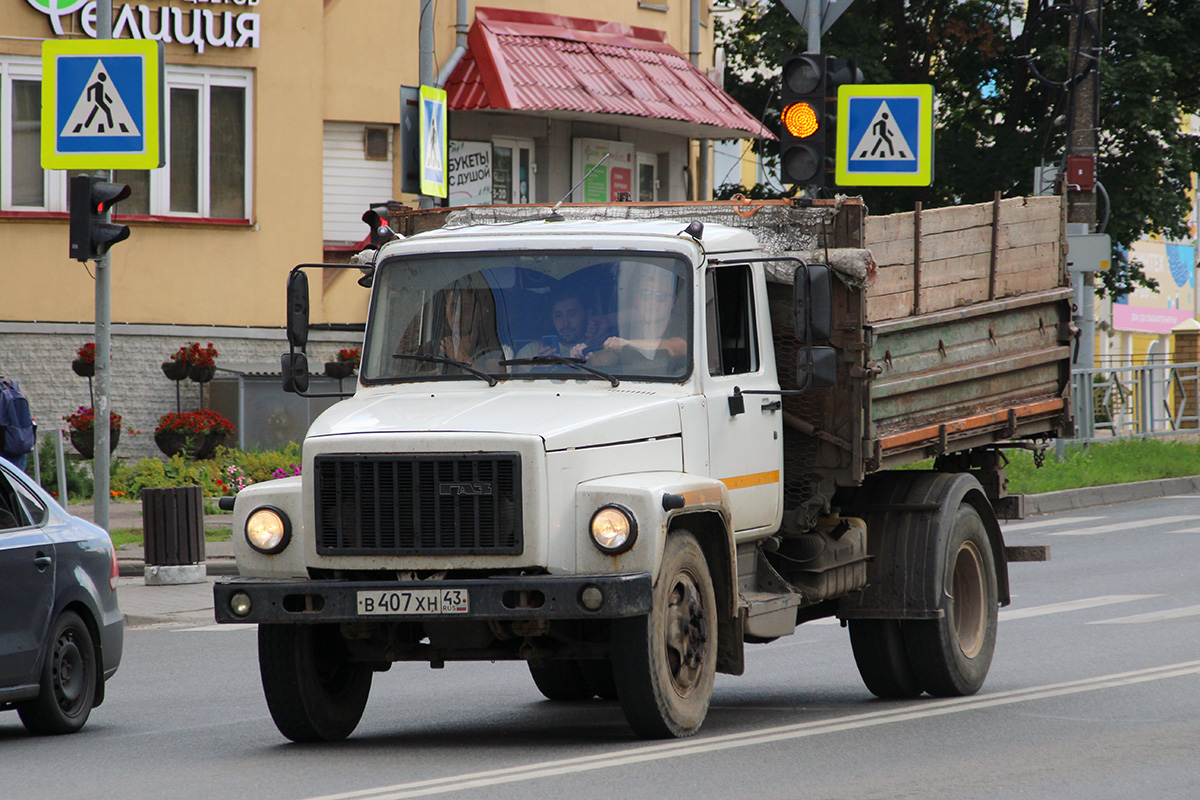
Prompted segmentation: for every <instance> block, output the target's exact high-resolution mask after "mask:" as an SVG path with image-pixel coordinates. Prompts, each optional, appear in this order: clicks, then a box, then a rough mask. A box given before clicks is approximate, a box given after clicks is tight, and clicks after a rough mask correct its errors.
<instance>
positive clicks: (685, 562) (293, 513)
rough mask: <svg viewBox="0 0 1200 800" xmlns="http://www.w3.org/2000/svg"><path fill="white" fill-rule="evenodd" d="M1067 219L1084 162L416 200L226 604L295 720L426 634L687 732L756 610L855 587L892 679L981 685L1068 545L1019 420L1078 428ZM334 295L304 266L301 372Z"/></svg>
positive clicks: (1033, 437) (764, 629)
mask: <svg viewBox="0 0 1200 800" xmlns="http://www.w3.org/2000/svg"><path fill="white" fill-rule="evenodd" d="M505 214H511V215H512V216H511V217H505V216H503V215H505ZM1063 219H1064V216H1063V207H1062V204H1061V202H1060V198H1053V197H1052V198H1015V199H1010V200H999V199H997V201H996V202H995V203H993V204H986V205H982V206H966V207H959V208H950V209H941V210H937V211H925V212H924V213H922V212H921V211H920V210H919V209H918V210H917V211H916V212H913V213H909V214H899V215H893V216H886V217H880V218H878V219H874V218H868V217H867V216H866V214H865V209H864V208H863V206H862V204H861V202H859V201H857V200H854V199H839V200H838V201H837V202H833V201H826V202H823V201H817V202H815V203H800V202H796V203H792V202H775V203H757V204H738V203H732V204H731V203H713V204H692V205H686V206H682V205H680V206H672V205H664V204H659V205H645V204H628V205H615V206H606V207H586V206H585V207H563V208H562V209H558V208H555V209H550V208H521V209H515V210H511V211H509V210H502V209H495V208H490V209H488V208H485V209H467V210H464V211H460V212H455V213H453V214H447V212H446V211H444V210H436V211H433V212H415V213H412V214H402V215H399V216H398V217H397V218H396V219H395V224H396V227H397V228H399V229H402V230H404V231H406V232H407V233H409V234H410V235H408V236H407V237H399V238H395V239H394V240H392V241H387V242H385V243H382V244H381V245H380V246H379V247H378V249H377V250H376V251H375V252H374V253H373V254H371V256H370V257H369V258H367V259H366V263H365V264H363V265H361V269H362V270H363V272H364V276H363V278H362V279H361V280H360V283H364V284H368V285H370V284H373V286H372V289H371V301H370V310H369V315H368V319H367V324H366V333H365V339H364V342H363V351H362V363H361V368H360V372H359V376H358V380H357V385H356V387H355V391H354V392H353V395H352V396H349V397H348V398H347V399H345V400H344V401H343V402H339V403H337V404H336V405H334V406H333V407H331V408H330V409H328V410H327V411H326V412H324V413H323V414H322V415H321V416H320V417H319V418H318V419H317V420H316V421H315V422H314V424H313V425H312V427H311V429H310V430H309V431H308V434H307V436H306V438H305V441H304V447H303V452H304V456H303V474H302V475H301V476H299V477H292V478H285V479H282V480H275V481H269V482H265V483H260V484H256V485H252V486H249V487H247V488H246V489H244V490H242V491H241V492H240V493H239V494H238V495H237V498H236V503H235V509H234V531H235V543H236V552H237V562H238V569H239V571H240V576H239V577H236V578H227V579H221V580H219V581H218V582H217V583H216V585H215V588H214V596H215V613H216V618H217V621H218V622H222V623H257V624H258V626H259V627H258V647H259V662H260V667H261V672H262V683H263V688H264V691H265V694H266V699H267V703H268V706H269V708H270V711H271V715H272V717H273V719H274V721H275V723H276V725H277V726H278V728H279V730H280V731H281V732H282V733H283V734H284V735H285V736H286V737H288V738H290V739H293V740H297V741H306V740H336V739H342V738H344V737H346V736H348V735H349V734H350V733H351V732H352V731H353V730H354V728H355V726H356V725H357V723H358V721H359V719H360V717H361V715H362V712H363V709H364V706H365V704H366V702H367V698H368V694H369V692H370V688H371V682H372V678H373V676H374V673H376V672H384V671H387V670H389V669H390V668H391V666H392V664H393V663H394V662H399V661H419V662H427V663H428V664H430V665H431V666H432V667H434V668H438V667H441V666H443V665H444V663H445V662H446V661H451V660H484V661H497V660H522V661H525V662H527V663H528V666H529V671H530V673H531V674H532V677H533V680H534V682H535V683H536V685H537V687H538V689H540V690H541V692H542V693H543V694H544V695H545V696H546V697H547V698H550V699H551V700H581V699H585V698H592V697H595V696H599V697H601V698H606V699H616V700H618V701H619V702H620V705H621V708H622V709H623V711H624V714H625V717H626V719H627V720H628V722H629V724H630V726H631V727H632V728H633V730H634V731H635V732H636V733H637V734H639V735H641V736H644V737H677V736H687V735H689V734H692V733H695V732H696V731H697V730H698V729H699V728H700V726H701V724H702V722H703V721H704V718H705V714H706V711H707V709H708V705H709V700H710V697H711V695H712V691H713V680H714V676H715V674H716V673H717V672H724V673H732V674H740V673H741V672H742V671H743V669H744V664H745V657H744V653H745V646H746V645H747V644H753V643H765V642H770V641H772V640H775V639H777V638H780V637H785V636H788V635H790V634H792V633H793V632H794V631H795V629H796V627H797V626H798V625H800V624H802V623H805V622H809V621H812V620H816V619H820V618H828V617H837V618H839V619H840V620H842V621H843V622H844V623H845V625H846V627H848V629H849V634H850V639H851V643H852V646H853V651H854V656H855V659H856V662H857V665H858V668H859V671H860V674H861V676H862V678H863V680H864V682H865V683H866V686H867V688H868V689H869V690H870V691H871V692H873V693H874V694H876V695H878V696H881V697H887V698H904V697H915V696H917V695H919V694H921V693H929V694H932V695H936V696H955V695H967V694H971V693H973V692H976V691H977V690H978V689H979V688H980V687H981V685H982V684H983V682H984V679H985V677H986V675H987V672H988V669H989V666H990V663H991V660H992V654H993V649H994V646H995V643H996V628H997V610H998V607H999V606H1002V605H1004V604H1006V603H1007V602H1008V601H1009V580H1008V568H1007V564H1008V562H1009V561H1012V560H1041V559H1043V558H1044V557H1045V555H1046V554H1045V552H1043V551H1041V550H1040V548H1029V547H1027V548H1006V546H1005V543H1004V541H1003V538H1002V535H1001V530H1000V526H999V524H998V522H997V519H998V518H1005V517H1017V516H1020V514H1021V511H1022V509H1021V498H1020V497H1019V496H1010V495H1008V493H1007V491H1006V484H1005V476H1004V468H1003V464H1004V457H1003V454H1002V452H1001V450H1002V448H1004V447H1029V448H1035V449H1036V448H1037V447H1038V446H1039V440H1045V439H1047V438H1049V437H1054V436H1059V435H1062V434H1063V433H1064V432H1067V431H1068V430H1069V429H1070V427H1071V419H1070V407H1071V405H1070V402H1069V397H1068V392H1069V389H1070V369H1069V359H1070V345H1071V341H1070V339H1071V336H1072V333H1073V331H1072V328H1071V325H1070V301H1069V296H1070V291H1069V289H1068V288H1067V286H1068V284H1067V273H1066V270H1065V266H1064V251H1065V243H1064V237H1063V227H1064V225H1063ZM522 220H523V221H522ZM421 229H428V230H424V231H423V232H416V231H420V230H421ZM387 232H388V233H390V230H389V231H387ZM307 326H308V301H307V283H306V282H305V279H304V272H303V269H302V268H300V267H298V268H297V269H296V270H293V273H292V275H291V277H290V278H289V287H288V336H289V341H290V343H291V348H290V351H289V353H288V354H285V355H284V357H283V370H284V382H285V388H289V389H291V390H293V391H299V392H301V393H303V392H304V391H306V384H307V377H306V376H307V369H306V361H305V355H304V353H303V346H304V344H305V342H306V337H307ZM930 458H933V459H934V461H933V462H932V467H931V468H927V469H897V467H900V466H902V465H906V464H908V465H911V464H913V462H918V461H922V460H926V459H930Z"/></svg>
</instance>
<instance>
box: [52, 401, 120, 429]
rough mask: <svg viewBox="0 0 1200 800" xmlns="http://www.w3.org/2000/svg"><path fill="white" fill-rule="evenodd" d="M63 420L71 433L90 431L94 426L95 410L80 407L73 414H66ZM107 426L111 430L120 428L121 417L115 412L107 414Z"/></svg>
mask: <svg viewBox="0 0 1200 800" xmlns="http://www.w3.org/2000/svg"><path fill="white" fill-rule="evenodd" d="M63 419H64V420H66V423H67V425H69V426H70V427H71V430H73V431H90V430H91V429H92V426H93V425H95V424H96V410H95V409H94V408H84V407H83V406H80V407H79V410H78V411H76V412H75V413H74V414H67V415H66V416H65V417H63ZM108 424H109V427H112V428H119V427H121V415H120V414H118V413H117V412H115V411H110V412H108Z"/></svg>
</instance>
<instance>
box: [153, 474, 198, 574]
mask: <svg viewBox="0 0 1200 800" xmlns="http://www.w3.org/2000/svg"><path fill="white" fill-rule="evenodd" d="M142 541H143V544H144V545H145V559H146V566H145V572H144V575H145V579H146V585H147V586H156V585H165V584H179V583H199V582H201V581H203V580H206V579H207V576H208V569H207V568H206V567H205V565H204V493H203V491H202V490H201V488H200V487H199V486H177V487H171V488H167V489H143V490H142Z"/></svg>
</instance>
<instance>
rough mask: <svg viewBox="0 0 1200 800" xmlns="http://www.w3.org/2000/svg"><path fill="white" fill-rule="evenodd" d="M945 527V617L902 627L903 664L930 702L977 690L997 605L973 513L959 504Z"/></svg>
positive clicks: (988, 557)
mask: <svg viewBox="0 0 1200 800" xmlns="http://www.w3.org/2000/svg"><path fill="white" fill-rule="evenodd" d="M951 524H952V525H953V528H952V530H951V531H950V532H949V534H948V535H947V536H945V537H943V541H944V542H945V543H946V551H945V553H943V554H942V558H944V559H945V583H944V587H943V592H944V594H945V609H946V613H945V614H944V615H943V616H942V618H941V619H931V620H912V621H908V622H905V624H904V639H905V643H906V645H907V649H908V659H909V663H911V664H912V666H913V671H914V672H915V673H916V676H917V680H918V681H919V682H920V684H921V686H922V688H924V690H925V691H926V692H928V693H929V694H931V695H934V696H935V697H962V696H965V695H970V694H975V692H977V691H979V689H980V688H981V687H982V686H983V682H984V680H985V679H986V678H987V674H988V669H990V668H991V665H992V654H993V653H994V652H995V649H996V628H997V622H998V615H999V606H1000V604H999V602H998V600H997V594H998V589H997V581H996V564H995V560H994V558H993V555H992V548H991V543H990V542H989V541H988V536H987V531H986V530H985V529H984V525H983V520H982V519H981V518H980V516H979V512H978V511H976V510H975V508H974V507H973V506H972V505H970V504H969V503H966V502H964V503H961V504H960V505H959V507H958V509H957V510H956V511H955V513H954V515H953V517H952V522H951Z"/></svg>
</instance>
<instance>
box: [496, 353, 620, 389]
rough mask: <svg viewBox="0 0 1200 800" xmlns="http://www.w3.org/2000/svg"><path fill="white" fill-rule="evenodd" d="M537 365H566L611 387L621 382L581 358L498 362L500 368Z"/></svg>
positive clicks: (553, 357)
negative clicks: (609, 384) (599, 379)
mask: <svg viewBox="0 0 1200 800" xmlns="http://www.w3.org/2000/svg"><path fill="white" fill-rule="evenodd" d="M538 364H566V365H567V366H569V367H576V368H577V369H581V370H583V371H584V372H590V373H592V374H593V375H595V376H597V377H599V378H603V379H604V380H606V381H608V382H609V383H611V384H612V385H613V386H620V385H621V382H620V381H619V380H617V379H616V377H615V376H613V375H609V374H608V373H607V372H601V371H600V370H598V369H596V368H595V367H589V366H588V365H587V364H585V363H584V361H583V359H582V358H570V357H568V356H555V355H549V356H533V357H532V358H509V359H505V360H504V361H501V362H500V366H502V367H514V366H515V367H522V366H530V365H534V366H536V365H538Z"/></svg>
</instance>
